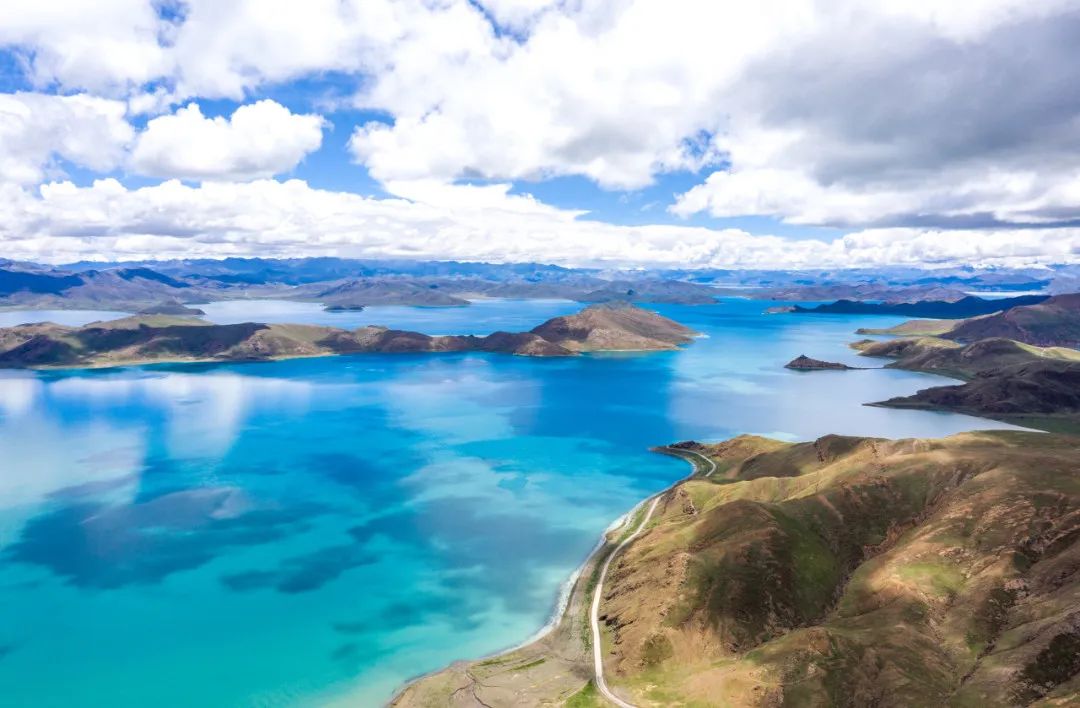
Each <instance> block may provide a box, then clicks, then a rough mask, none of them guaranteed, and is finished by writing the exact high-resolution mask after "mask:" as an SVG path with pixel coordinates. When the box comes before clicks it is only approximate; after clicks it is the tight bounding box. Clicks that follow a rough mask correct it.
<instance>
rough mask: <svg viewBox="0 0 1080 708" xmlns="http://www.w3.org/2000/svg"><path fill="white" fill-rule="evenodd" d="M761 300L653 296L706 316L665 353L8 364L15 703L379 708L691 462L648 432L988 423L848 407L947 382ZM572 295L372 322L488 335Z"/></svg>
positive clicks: (822, 322) (790, 431) (294, 314)
mask: <svg viewBox="0 0 1080 708" xmlns="http://www.w3.org/2000/svg"><path fill="white" fill-rule="evenodd" d="M293 304H295V303H293ZM293 304H290V306H291V305H293ZM770 304H772V303H762V302H752V301H746V300H738V299H729V300H725V301H724V302H722V303H720V304H717V305H715V306H697V307H688V306H659V307H657V309H659V310H660V311H662V312H663V313H665V314H667V315H669V316H671V317H674V318H675V319H678V320H680V321H682V322H685V323H686V324H688V325H690V326H693V327H695V328H696V329H698V330H700V331H702V332H703V333H705V334H706V335H707V338H703V339H700V340H698V341H697V342H695V343H694V344H693V345H691V346H690V347H688V348H686V349H685V350H683V351H680V352H673V353H656V354H611V355H598V356H585V357H580V358H573V359H548V360H543V359H529V358H522V357H512V356H505V355H496V354H492V355H485V354H447V355H361V356H355V357H341V358H321V359H306V360H295V361H283V362H274V363H267V364H246V365H215V366H211V365H185V366H156V367H137V368H127V369H116V370H110V371H92V372H90V371H83V372H70V373H59V374H58V373H29V372H0V558H2V563H0V603H2V605H3V607H4V621H3V622H2V623H0V695H2V696H4V699H3V702H4V704H6V705H33V706H69V705H110V706H145V705H155V706H174V705H175V706H181V705H184V706H187V705H200V706H235V705H260V706H274V705H314V704H320V705H321V704H325V703H328V702H334V701H336V700H340V701H341V702H343V703H346V704H349V705H376V704H378V703H380V702H382V701H384V700H385V699H387V698H388V697H389V696H390V695H391V694H392V692H393V691H394V689H395V688H396V687H398V686H399V685H400V684H401V683H402V682H403V681H404V680H406V679H407V678H409V677H411V676H415V675H417V674H420V673H423V672H426V671H430V670H432V669H436V668H438V667H440V666H442V665H444V664H446V663H447V662H449V661H451V660H454V659H459V658H465V657H470V656H479V655H483V654H487V653H490V652H493V651H496V650H498V649H500V648H504V647H507V646H510V645H514V644H516V643H518V642H521V641H522V640H524V639H526V638H527V637H529V636H530V635H532V634H533V633H534V632H535V631H536V630H537V629H538V628H539V627H540V626H541V625H543V623H544V622H545V621H546V620H547V619H548V617H549V614H550V613H551V610H552V608H553V606H554V604H555V601H556V598H557V595H558V592H559V588H560V585H561V584H562V582H563V581H564V580H565V578H567V577H568V576H569V575H570V573H571V572H572V571H573V570H574V568H575V567H576V566H577V565H578V564H579V563H580V562H581V561H582V560H583V558H584V557H585V556H586V555H587V554H588V552H589V551H590V549H591V548H592V547H593V546H594V545H595V543H596V540H597V538H598V536H599V534H600V532H601V531H602V530H603V529H604V528H605V527H606V526H607V525H608V524H609V523H610V522H611V520H612V519H614V518H615V517H617V516H618V515H620V514H621V513H623V512H624V511H626V510H627V509H628V508H629V507H631V506H632V505H633V504H635V503H636V502H637V501H639V500H640V499H642V498H643V497H645V496H647V495H649V494H650V493H652V492H655V491H657V490H659V489H661V488H663V487H665V486H666V485H668V484H670V483H671V482H673V481H674V480H676V479H678V478H680V477H682V476H683V475H685V474H686V473H687V472H688V467H687V466H686V465H685V463H683V462H680V461H677V460H674V459H671V458H667V457H663V456H660V455H656V454H653V453H650V452H648V450H647V448H648V446H650V445H655V444H663V443H667V442H670V441H674V440H681V439H686V438H698V439H717V438H724V437H728V436H730V435H734V434H737V433H743V432H751V433H761V434H769V435H774V436H778V437H782V438H785V439H807V438H812V437H815V436H818V435H821V434H824V433H830V432H837V433H850V434H875V435H890V436H910V435H919V436H930V435H945V434H948V433H952V432H957V431H961V430H967V429H972V428H988V427H1005V426H1002V425H1000V424H995V423H991V422H988V421H983V420H978V419H973V418H968V417H964V416H958V415H950V414H939V413H928V412H922V411H895V410H887V409H880V408H867V407H864V406H862V405H861V404H862V403H863V402H865V401H875V400H881V399H883V398H887V397H890V396H893V395H899V394H905V393H910V392H912V391H914V390H916V389H917V388H920V387H925V386H928V385H934V384H936V383H943V382H944V381H943V380H942V379H938V378H936V377H931V376H926V375H921V374H913V373H906V372H901V371H890V370H868V371H849V372H831V371H825V372H810V373H800V372H792V371H787V370H785V369H783V368H782V366H783V364H784V363H785V362H787V361H788V360H790V359H791V358H793V357H794V356H796V355H798V354H800V353H805V354H807V355H809V356H814V357H818V358H824V359H831V360H840V361H846V362H850V363H854V364H862V365H866V364H871V365H876V364H877V362H873V361H868V360H866V359H860V358H859V357H857V356H856V355H855V354H854V353H853V352H851V351H850V350H848V349H847V348H846V346H845V345H846V343H847V342H849V341H851V340H853V339H854V338H855V336H854V335H853V334H852V331H853V330H854V329H855V328H856V327H859V326H868V327H871V326H888V325H891V324H894V323H896V322H898V321H899V319H898V318H885V317H855V316H846V315H827V316H796V315H769V316H766V315H762V314H761V311H762V310H763V309H764V308H765V307H767V306H769V305H770ZM260 305H262V306H263V307H266V303H260ZM577 307H578V306H576V305H574V304H573V303H559V302H555V303H553V302H551V301H548V302H539V303H527V302H526V303H522V302H516V303H515V302H512V301H511V302H506V301H504V302H502V303H500V304H499V306H498V307H493V308H491V309H490V310H485V309H483V308H481V307H476V308H457V309H450V310H421V311H416V310H414V309H412V308H397V309H395V310H393V311H390V310H387V311H385V312H383V313H382V314H384V315H385V317H384V321H383V324H388V325H391V326H399V327H404V326H408V327H410V328H415V329H424V330H426V331H432V332H437V331H466V330H465V329H464V328H465V327H466V326H467V327H470V328H471V331H473V332H476V333H483V332H485V331H490V330H492V329H524V328H526V327H528V326H532V325H533V324H537V323H539V322H540V321H542V320H543V319H544V318H546V317H549V316H551V314H558V313H559V312H561V311H567V312H568V311H573V310H575V309H577ZM560 308H563V309H560ZM374 309H375V308H372V310H374ZM485 313H488V314H487V315H485ZM215 314H216V315H220V312H219V313H215ZM252 314H253V315H254V316H249V317H246V319H256V320H263V321H265V320H268V319H273V316H274V315H275V313H273V312H267V311H266V310H265V309H264V310H263V311H261V312H258V313H252ZM276 314H277V315H280V316H281V317H288V318H291V321H297V320H299V319H302V318H303V317H304V316H305V315H304V314H303V313H302V312H299V311H297V310H289V311H288V312H282V311H279V312H277V313H276ZM309 314H310V318H309V319H308V321H322V320H321V319H320V318H321V317H323V316H325V315H326V314H327V313H322V312H321V310H317V309H316V310H312V311H310V313H309ZM348 314H350V315H355V314H364V315H366V314H370V313H368V312H365V313H348ZM391 315H394V317H391ZM440 317H444V318H445V320H439V318H440ZM485 317H488V319H487V320H485ZM395 318H396V319H395ZM211 319H215V317H213V316H212V317H211ZM365 319H366V318H365ZM363 323H365V321H360V322H359V324H363ZM443 324H445V325H446V327H445V329H444V328H443V327H442V325H443ZM510 325H513V326H510ZM342 326H355V325H351V324H350V325H342Z"/></svg>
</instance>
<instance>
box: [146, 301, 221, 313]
mask: <svg viewBox="0 0 1080 708" xmlns="http://www.w3.org/2000/svg"><path fill="white" fill-rule="evenodd" d="M138 314H140V315H178V316H181V317H185V316H186V317H199V316H202V315H205V314H206V313H205V312H203V311H202V310H200V309H199V308H197V307H188V306H187V305H185V304H184V303H182V302H180V301H179V300H164V301H162V302H159V303H157V304H156V305H151V306H150V307H145V308H143V309H142V310H139V312H138Z"/></svg>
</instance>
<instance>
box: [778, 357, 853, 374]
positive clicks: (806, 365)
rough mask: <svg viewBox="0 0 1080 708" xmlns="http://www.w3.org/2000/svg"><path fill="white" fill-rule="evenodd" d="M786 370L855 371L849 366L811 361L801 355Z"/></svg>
mask: <svg viewBox="0 0 1080 708" xmlns="http://www.w3.org/2000/svg"><path fill="white" fill-rule="evenodd" d="M784 368H785V369H794V370H796V371H829V370H833V371H847V370H850V369H854V368H855V367H853V366H848V365H847V364H840V363H838V362H835V361H822V360H821V359H811V358H810V357H808V356H806V355H805V354H800V355H799V356H797V357H795V358H794V359H792V360H791V361H789V362H788V363H786V364H784Z"/></svg>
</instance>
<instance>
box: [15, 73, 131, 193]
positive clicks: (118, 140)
mask: <svg viewBox="0 0 1080 708" xmlns="http://www.w3.org/2000/svg"><path fill="white" fill-rule="evenodd" d="M125 110H126V108H125V104H124V103H123V102H122V101H115V100H110V99H104V98H96V97H93V96H87V95H85V94H79V95H74V96H52V95H46V94H38V93H14V94H0V180H6V181H10V182H15V183H36V182H40V181H41V180H42V179H43V178H45V176H46V175H47V174H49V173H55V172H59V171H60V169H59V167H57V166H56V161H57V160H58V159H63V160H67V161H69V162H71V163H74V164H75V165H78V166H80V167H87V168H90V169H93V170H98V171H109V170H111V169H113V168H115V167H118V166H119V165H120V163H121V161H122V160H123V158H124V155H125V151H126V149H127V145H128V143H130V142H131V140H132V138H133V136H134V130H132V128H131V126H130V125H129V124H128V122H127V120H126V119H125V117H124V114H125Z"/></svg>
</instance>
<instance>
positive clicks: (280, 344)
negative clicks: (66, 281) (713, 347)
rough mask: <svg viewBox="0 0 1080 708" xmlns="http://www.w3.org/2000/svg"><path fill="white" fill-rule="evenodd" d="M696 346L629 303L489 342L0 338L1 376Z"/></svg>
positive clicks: (299, 336) (371, 336)
mask: <svg viewBox="0 0 1080 708" xmlns="http://www.w3.org/2000/svg"><path fill="white" fill-rule="evenodd" d="M696 336H697V332H695V331H693V330H691V329H690V328H688V327H684V326H683V325H681V324H679V323H677V322H675V321H673V320H670V319H668V318H666V317H663V316H661V315H659V314H657V313H655V312H652V311H650V310H645V309H642V308H640V307H637V306H635V305H631V304H628V303H609V304H599V305H591V306H589V307H586V308H585V309H584V310H582V311H581V312H579V313H577V314H574V315H568V316H565V317H555V318H553V319H551V320H548V321H547V322H544V323H543V324H541V325H539V326H537V327H535V328H534V329H532V330H531V331H529V332H495V333H493V334H490V335H487V336H484V337H477V336H472V335H465V336H461V335H446V336H431V335H427V334H422V333H420V332H410V331H403V330H395V329H389V328H386V327H378V326H368V327H361V328H359V329H355V330H346V329H340V328H335V327H321V326H315V325H299V324H261V323H254V322H247V323H241V324H228V325H218V324H212V323H209V322H205V321H202V320H198V319H192V318H181V317H172V316H163V315H149V316H136V317H126V318H122V319H119V320H112V321H108V322H93V323H90V324H88V325H85V326H83V327H67V326H63V325H57V324H50V323H44V324H29V325H19V326H16V327H9V328H5V329H0V367H3V368H79V367H105V366H121V365H130V364H145V363H165V362H208V361H217V362H224V361H266V360H273V359H285V358H296V357H312V356H333V355H341V354H361V353H408V352H431V353H435V352H468V351H477V352H499V353H507V354H518V355H522V356H539V357H549V356H576V355H579V354H582V353H587V352H601V351H662V350H674V349H678V348H679V347H681V346H683V345H685V344H688V343H689V342H691V341H693V339H694V337H696Z"/></svg>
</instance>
